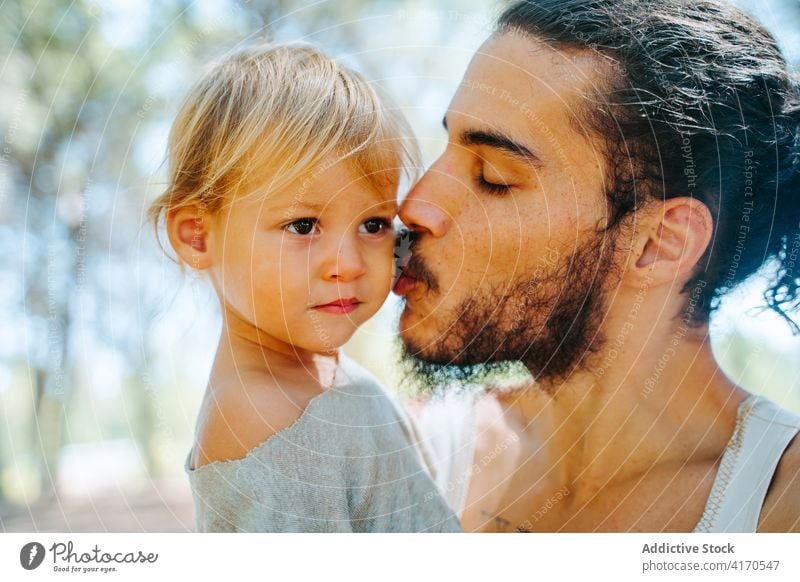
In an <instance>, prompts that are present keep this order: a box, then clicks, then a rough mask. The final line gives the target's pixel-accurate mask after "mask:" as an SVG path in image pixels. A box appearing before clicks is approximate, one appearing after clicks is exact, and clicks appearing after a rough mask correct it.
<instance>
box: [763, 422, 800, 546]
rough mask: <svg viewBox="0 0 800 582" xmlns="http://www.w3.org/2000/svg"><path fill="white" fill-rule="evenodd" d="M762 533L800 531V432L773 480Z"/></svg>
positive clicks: (764, 514) (788, 448)
mask: <svg viewBox="0 0 800 582" xmlns="http://www.w3.org/2000/svg"><path fill="white" fill-rule="evenodd" d="M758 531H760V532H800V435H798V436H795V438H794V440H793V441H792V442H791V443H790V444H789V446H788V447H787V448H786V451H785V452H784V454H783V457H782V458H781V461H780V464H779V465H778V469H777V471H776V472H775V477H774V478H773V480H772V485H771V486H770V489H769V493H768V494H767V499H766V501H765V502H764V509H763V511H762V512H761V523H760V524H759V527H758Z"/></svg>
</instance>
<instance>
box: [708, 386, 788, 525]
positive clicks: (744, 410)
mask: <svg viewBox="0 0 800 582" xmlns="http://www.w3.org/2000/svg"><path fill="white" fill-rule="evenodd" d="M798 431H800V416H798V415H797V414H794V413H792V412H790V411H788V410H785V409H783V408H781V407H779V406H778V405H777V404H775V403H774V402H772V401H771V400H768V399H767V398H764V397H763V396H758V395H755V394H753V395H751V396H750V397H748V398H747V399H746V400H745V401H744V402H742V404H741V405H740V406H739V412H738V415H737V419H736V428H735V429H734V432H733V436H732V437H731V440H730V441H729V443H728V446H727V447H726V448H725V452H724V453H723V455H722V460H721V461H720V467H719V470H718V472H717V476H716V478H715V480H714V485H713V487H712V489H711V494H710V495H709V496H708V501H707V502H706V507H705V510H704V512H703V516H702V517H701V518H700V521H699V522H698V524H697V527H696V528H695V530H694V531H695V532H727V533H734V532H735V533H750V532H755V531H756V529H757V527H758V519H759V516H760V515H761V507H762V506H763V504H764V499H765V498H766V496H767V490H768V489H769V485H770V483H771V482H772V477H773V475H774V474H775V470H776V469H777V467H778V463H779V462H780V460H781V457H782V456H783V453H784V451H785V450H786V447H787V446H788V445H789V443H790V442H791V440H792V439H793V438H794V436H795V435H796V434H797V433H798Z"/></svg>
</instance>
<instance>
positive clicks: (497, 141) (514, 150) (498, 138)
mask: <svg viewBox="0 0 800 582" xmlns="http://www.w3.org/2000/svg"><path fill="white" fill-rule="evenodd" d="M442 125H443V126H444V128H445V130H447V118H446V117H445V118H443V119H442ZM460 139H461V143H462V144H464V145H472V146H475V145H477V146H486V147H490V148H495V149H498V150H501V151H503V152H504V153H507V154H509V155H511V156H513V157H515V158H518V159H520V160H521V161H523V162H527V163H529V164H532V165H534V166H541V165H542V160H541V158H540V157H539V156H537V155H536V154H535V153H533V152H532V151H531V150H530V149H528V148H527V147H525V146H524V145H522V144H520V143H518V142H515V141H514V140H513V139H511V138H510V137H508V136H507V135H505V134H503V133H501V132H499V131H494V130H489V129H466V130H464V131H463V132H462V133H461V136H460Z"/></svg>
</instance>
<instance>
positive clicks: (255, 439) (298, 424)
mask: <svg viewBox="0 0 800 582" xmlns="http://www.w3.org/2000/svg"><path fill="white" fill-rule="evenodd" d="M403 420H404V419H403V411H402V410H401V409H400V408H399V405H398V403H397V401H396V399H395V398H394V397H393V396H391V395H390V394H389V393H388V392H387V391H386V389H385V388H384V387H383V385H382V384H381V383H380V381H379V380H378V379H377V378H375V376H374V375H373V374H371V373H370V372H369V371H367V370H366V369H365V368H363V367H362V366H361V365H359V364H358V363H356V362H355V361H354V360H352V359H350V358H348V357H347V356H344V355H343V354H342V355H341V357H340V364H339V367H338V368H337V372H336V379H335V382H334V385H333V386H332V387H331V388H329V389H327V390H324V391H321V392H311V391H307V390H297V389H293V388H291V387H287V386H285V385H279V384H278V383H277V382H275V381H273V380H270V379H269V378H264V377H261V376H259V377H253V378H247V377H241V378H239V377H237V378H235V379H232V380H231V381H230V382H226V383H225V384H224V385H219V386H215V387H214V389H213V391H212V390H208V391H207V393H206V396H205V398H204V400H203V404H202V406H201V410H200V414H199V416H198V421H197V429H196V435H195V447H194V449H193V451H192V454H191V456H190V463H189V467H190V469H196V468H200V467H203V466H205V465H208V464H211V463H216V462H219V463H225V462H233V461H240V460H243V459H245V458H247V457H248V455H250V454H251V453H253V452H254V451H256V450H257V449H263V448H265V447H266V446H267V445H270V444H274V443H272V441H274V440H275V439H276V437H281V438H280V439H278V440H280V441H285V442H284V444H285V443H303V445H302V446H311V447H314V448H326V445H327V444H330V443H336V444H337V445H338V446H342V447H346V446H347V443H348V442H349V441H355V442H356V443H361V444H366V442H368V441H369V440H370V439H366V440H365V439H364V437H365V436H367V435H368V433H370V432H373V430H374V429H381V428H382V429H386V428H387V427H392V426H395V425H398V424H402V421H403ZM382 432H383V431H382ZM319 441H324V442H319ZM351 444H352V443H351ZM273 448H274V447H273Z"/></svg>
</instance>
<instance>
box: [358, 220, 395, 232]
mask: <svg viewBox="0 0 800 582" xmlns="http://www.w3.org/2000/svg"><path fill="white" fill-rule="evenodd" d="M361 227H363V229H364V230H363V231H361V228H359V230H360V231H361V232H366V233H367V234H378V233H379V232H381V231H384V230H389V229H391V228H392V223H391V222H389V221H388V220H386V219H385V218H369V219H367V220H365V221H364V222H363V223H362V225H361Z"/></svg>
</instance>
